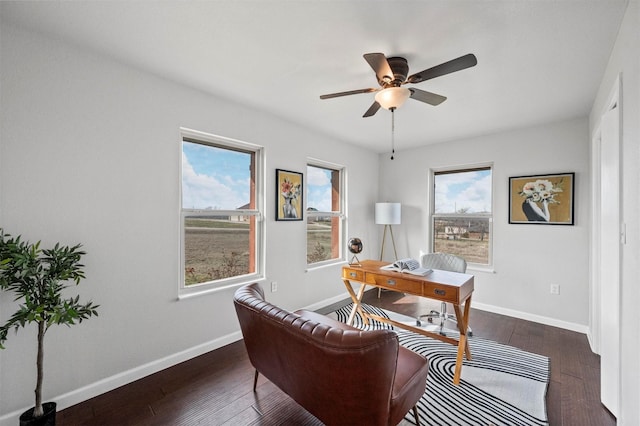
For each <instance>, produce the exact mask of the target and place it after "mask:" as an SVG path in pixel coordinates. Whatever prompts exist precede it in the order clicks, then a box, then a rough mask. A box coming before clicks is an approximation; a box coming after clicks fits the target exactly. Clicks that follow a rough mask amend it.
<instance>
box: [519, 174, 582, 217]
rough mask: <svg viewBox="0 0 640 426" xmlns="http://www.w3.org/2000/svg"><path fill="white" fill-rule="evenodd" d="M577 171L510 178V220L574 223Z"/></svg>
mask: <svg viewBox="0 0 640 426" xmlns="http://www.w3.org/2000/svg"><path fill="white" fill-rule="evenodd" d="M574 181H575V173H561V174H548V175H532V176H515V177H510V178H509V223H526V224H536V225H573V216H574V213H573V199H574Z"/></svg>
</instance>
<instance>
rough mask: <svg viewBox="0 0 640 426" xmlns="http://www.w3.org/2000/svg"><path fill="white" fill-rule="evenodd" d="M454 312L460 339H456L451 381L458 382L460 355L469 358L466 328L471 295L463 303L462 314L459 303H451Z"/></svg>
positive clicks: (469, 351) (460, 372)
mask: <svg viewBox="0 0 640 426" xmlns="http://www.w3.org/2000/svg"><path fill="white" fill-rule="evenodd" d="M453 308H454V310H455V312H456V319H457V323H458V330H459V331H460V340H459V341H458V353H457V356H456V368H455V373H454V375H453V383H454V384H456V385H457V384H459V383H460V375H461V374H462V357H463V356H464V355H465V354H466V358H467V360H471V350H470V349H469V341H468V340H467V328H468V325H469V309H470V308H471V296H469V298H468V299H467V301H466V302H465V303H464V314H463V313H462V312H461V311H460V306H459V305H453Z"/></svg>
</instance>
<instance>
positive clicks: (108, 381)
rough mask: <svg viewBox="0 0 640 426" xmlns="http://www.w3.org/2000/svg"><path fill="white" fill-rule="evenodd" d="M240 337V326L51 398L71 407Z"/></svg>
mask: <svg viewBox="0 0 640 426" xmlns="http://www.w3.org/2000/svg"><path fill="white" fill-rule="evenodd" d="M240 339H242V333H241V332H240V331H239V330H238V331H236V332H234V333H231V334H228V335H226V336H222V337H220V338H218V339H215V340H212V341H209V342H206V343H203V344H201V345H198V346H194V347H193V348H189V349H186V350H184V351H182V352H178V353H175V354H172V355H169V356H167V357H165V358H162V359H158V360H155V361H152V362H149V363H147V364H144V365H141V366H139V367H136V368H132V369H131V370H127V371H123V372H122V373H118V374H116V375H114V376H111V377H107V378H105V379H102V380H100V381H97V382H95V383H92V384H90V385H87V386H84V387H82V388H79V389H75V390H73V391H71V392H68V393H65V394H63V395H59V396H56V397H55V398H51V399H50V400H51V401H55V402H56V403H57V404H58V405H57V410H58V411H61V410H64V409H65V408H67V407H71V406H72V405H75V404H78V403H80V402H83V401H86V400H88V399H91V398H93V397H96V396H98V395H101V394H103V393H105V392H109V391H111V390H113V389H116V388H118V387H120V386H123V385H126V384H128V383H131V382H134V381H136V380H138V379H141V378H143V377H146V376H148V375H150V374H153V373H157V372H158V371H161V370H164V369H165V368H169V367H171V366H173V365H176V364H179V363H181V362H184V361H187V360H189V359H191V358H195V357H197V356H200V355H203V354H205V353H207V352H210V351H212V350H215V349H218V348H221V347H223V346H226V345H228V344H230V343H233V342H235V341H238V340H240ZM29 408H31V407H24V408H23V409H20V410H18V411H14V412H12V413H9V414H5V415H3V416H2V417H0V426H15V425H17V424H18V423H19V422H18V418H19V417H20V414H22V413H23V412H25V411H26V410H28V409H29Z"/></svg>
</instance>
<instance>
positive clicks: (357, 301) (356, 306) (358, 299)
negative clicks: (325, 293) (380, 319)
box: [343, 280, 369, 325]
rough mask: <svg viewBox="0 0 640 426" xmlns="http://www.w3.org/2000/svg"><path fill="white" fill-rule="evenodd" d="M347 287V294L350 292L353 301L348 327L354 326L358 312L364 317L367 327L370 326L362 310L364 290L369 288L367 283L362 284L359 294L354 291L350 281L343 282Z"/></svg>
mask: <svg viewBox="0 0 640 426" xmlns="http://www.w3.org/2000/svg"><path fill="white" fill-rule="evenodd" d="M343 281H344V285H345V287H347V292H349V296H351V300H352V301H353V308H351V313H350V314H349V319H348V320H347V324H348V325H353V319H354V318H355V317H356V312H359V313H360V316H361V317H362V321H363V322H364V324H365V325H369V320H368V318H367V316H366V315H365V313H364V311H363V310H362V306H361V304H362V297H363V296H364V290H365V288H366V287H367V285H366V284H365V283H360V289H359V290H358V294H356V293H355V292H354V291H353V287H351V283H350V282H349V280H343Z"/></svg>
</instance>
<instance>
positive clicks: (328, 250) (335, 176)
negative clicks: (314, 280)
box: [307, 165, 342, 264]
mask: <svg viewBox="0 0 640 426" xmlns="http://www.w3.org/2000/svg"><path fill="white" fill-rule="evenodd" d="M307 200H308V201H307V263H308V264H312V263H318V262H323V261H325V260H331V259H336V258H338V257H339V256H340V221H341V220H342V219H341V218H340V217H337V216H335V215H334V213H336V214H337V213H340V171H338V170H333V169H329V168H324V167H319V166H314V165H308V166H307Z"/></svg>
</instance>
